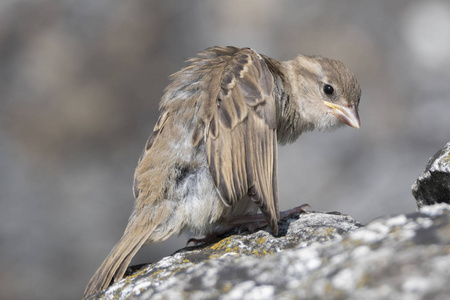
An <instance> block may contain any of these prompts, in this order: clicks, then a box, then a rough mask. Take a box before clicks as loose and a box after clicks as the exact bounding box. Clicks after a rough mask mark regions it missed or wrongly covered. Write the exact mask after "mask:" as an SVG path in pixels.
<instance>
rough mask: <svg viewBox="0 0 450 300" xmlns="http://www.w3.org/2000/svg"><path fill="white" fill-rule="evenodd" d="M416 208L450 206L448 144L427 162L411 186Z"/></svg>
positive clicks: (449, 152)
mask: <svg viewBox="0 0 450 300" xmlns="http://www.w3.org/2000/svg"><path fill="white" fill-rule="evenodd" d="M412 193H413V195H414V198H416V203H417V206H418V207H419V208H420V207H423V206H424V205H432V204H435V203H442V202H445V203H448V204H450V142H448V143H447V145H445V146H444V148H442V149H441V150H439V151H438V152H437V153H436V154H435V155H433V157H431V158H430V160H429V161H428V164H427V166H426V167H425V171H423V173H422V174H421V175H420V176H419V178H418V179H417V180H416V182H415V183H414V184H413V185H412Z"/></svg>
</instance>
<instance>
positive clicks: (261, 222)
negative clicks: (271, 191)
mask: <svg viewBox="0 0 450 300" xmlns="http://www.w3.org/2000/svg"><path fill="white" fill-rule="evenodd" d="M306 207H310V206H309V204H302V205H300V206H297V207H294V208H291V209H288V210H285V211H282V212H280V220H283V219H285V218H287V217H289V216H291V215H293V214H297V213H304V212H306V210H305V208H306ZM265 226H267V221H266V219H265V218H264V216H263V215H262V214H253V215H244V216H238V217H234V218H232V219H230V220H227V221H226V222H225V226H224V227H222V228H221V230H219V231H215V232H213V233H211V234H208V235H206V236H205V237H204V238H190V239H189V240H188V241H187V244H186V246H187V245H189V244H190V243H194V245H195V246H197V245H198V244H203V243H209V242H211V241H213V240H215V239H216V238H218V237H219V236H222V235H224V234H226V233H228V232H230V231H232V230H234V229H236V228H237V230H238V233H242V232H244V231H249V232H251V233H253V232H255V231H256V230H258V229H260V228H263V227H265Z"/></svg>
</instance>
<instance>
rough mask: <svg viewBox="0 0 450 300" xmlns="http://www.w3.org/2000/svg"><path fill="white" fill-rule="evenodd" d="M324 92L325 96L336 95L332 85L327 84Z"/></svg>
mask: <svg viewBox="0 0 450 300" xmlns="http://www.w3.org/2000/svg"><path fill="white" fill-rule="evenodd" d="M323 92H324V93H325V94H327V95H333V93H334V88H333V87H332V86H331V85H329V84H325V85H324V86H323Z"/></svg>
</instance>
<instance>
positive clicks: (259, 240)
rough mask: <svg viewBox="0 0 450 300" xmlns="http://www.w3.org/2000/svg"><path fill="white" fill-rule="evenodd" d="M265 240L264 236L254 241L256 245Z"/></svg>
mask: <svg viewBox="0 0 450 300" xmlns="http://www.w3.org/2000/svg"><path fill="white" fill-rule="evenodd" d="M265 241H266V238H265V237H260V238H259V239H257V240H256V243H257V244H258V245H262V244H263V243H264V242H265Z"/></svg>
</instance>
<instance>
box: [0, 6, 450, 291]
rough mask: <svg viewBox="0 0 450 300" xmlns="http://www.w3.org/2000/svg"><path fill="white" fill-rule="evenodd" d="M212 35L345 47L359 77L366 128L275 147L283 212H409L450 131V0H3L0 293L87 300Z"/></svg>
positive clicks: (276, 52) (324, 51) (308, 48)
mask: <svg viewBox="0 0 450 300" xmlns="http://www.w3.org/2000/svg"><path fill="white" fill-rule="evenodd" d="M213 45H235V46H249V47H252V48H254V49H256V50H257V51H259V52H261V53H264V54H266V55H269V56H271V57H274V58H277V59H280V60H287V59H291V58H293V57H294V56H296V55H297V54H298V53H303V54H320V55H323V56H328V57H332V58H336V59H339V60H341V61H343V62H344V63H345V64H346V65H347V66H348V67H349V68H350V69H351V70H352V71H353V72H354V73H355V74H356V76H357V78H358V80H359V82H360V84H361V88H362V91H363V95H362V99H361V105H360V115H361V120H362V128H361V129H360V130H355V129H352V128H349V127H346V128H342V129H340V130H338V131H336V132H332V133H318V132H314V133H307V134H304V135H303V136H301V137H300V139H299V140H298V141H297V142H296V143H295V144H293V145H290V146H287V147H284V148H282V149H281V150H280V151H279V155H280V165H279V172H280V184H279V185H280V201H281V208H282V209H288V208H291V207H293V206H297V205H300V204H303V203H309V204H311V206H312V209H314V210H324V211H333V210H337V211H341V212H343V213H347V214H350V215H352V216H353V217H354V218H355V219H357V220H359V221H361V222H363V223H367V222H369V221H370V220H372V219H374V218H376V217H379V216H382V215H386V214H395V213H401V212H412V211H414V210H415V201H414V199H413V197H412V195H411V190H410V187H411V184H412V183H413V182H414V180H415V179H416V178H417V176H418V175H419V174H420V172H421V171H422V170H423V169H424V167H425V164H426V162H427V160H428V159H429V157H430V156H432V155H433V154H434V153H435V152H436V151H437V150H438V149H439V148H440V147H442V146H443V145H444V144H445V143H446V142H447V141H448V140H449V138H450V117H449V112H450V95H449V93H450V3H449V2H448V1H445V0H442V1H437V0H435V1H406V0H399V1H390V0H384V1H373V0H372V1H369V0H365V1H356V0H355V1H350V0H347V1H324V0H321V1H280V0H278V1H262V0H254V1H238V0H228V1H119V0H114V1H113V0H109V1H106V0H95V1H93V0H79V1H69V0H53V1H50V0H49V1H46V0H29V1H27V0H1V1H0V205H1V206H0V207H1V209H0V241H1V256H0V259H1V261H0V265H1V266H2V267H1V270H0V289H1V298H2V299H79V298H80V297H81V295H82V292H83V290H84V287H85V285H86V283H87V281H88V280H89V278H90V276H91V275H92V274H93V273H94V271H95V270H96V268H97V267H98V266H99V265H100V263H101V262H102V260H103V259H104V258H105V257H106V255H107V254H108V253H109V251H110V250H111V249H112V247H113V245H114V244H115V243H116V242H117V241H118V239H119V238H120V236H121V234H122V232H123V229H124V228H125V225H126V223H127V219H128V216H129V215H130V212H131V210H132V205H133V200H134V199H133V196H132V193H131V185H132V179H133V173H134V168H135V166H136V163H137V159H138V157H139V155H140V153H141V150H142V148H143V147H144V144H145V142H146V139H147V137H148V135H149V133H150V132H151V130H152V128H153V126H154V124H155V121H156V118H157V116H158V102H159V99H160V97H161V96H162V94H163V89H164V87H165V86H166V85H167V83H168V79H167V78H168V76H169V75H170V74H171V73H173V72H175V71H177V70H178V69H180V68H181V67H183V66H185V63H184V60H185V59H187V58H189V57H192V56H194V55H195V53H196V52H197V51H200V50H203V49H205V48H207V47H209V46H213ZM185 242H186V237H184V236H181V237H180V238H176V237H174V238H172V239H170V240H169V241H167V242H165V243H163V244H161V245H152V246H149V247H146V248H143V249H142V250H141V251H140V252H139V255H138V257H137V258H136V259H135V260H134V261H133V263H143V262H150V261H153V260H156V259H158V258H161V257H162V256H165V255H168V254H171V253H172V252H173V251H175V250H177V249H179V248H180V247H182V246H184V244H185Z"/></svg>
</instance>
